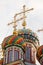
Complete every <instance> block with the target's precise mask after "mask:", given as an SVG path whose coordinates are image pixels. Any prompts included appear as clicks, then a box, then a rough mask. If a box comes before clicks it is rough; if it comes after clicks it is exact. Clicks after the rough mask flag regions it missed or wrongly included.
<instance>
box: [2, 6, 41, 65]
mask: <svg viewBox="0 0 43 65" xmlns="http://www.w3.org/2000/svg"><path fill="white" fill-rule="evenodd" d="M31 10H33V8H31V9H29V10H26V9H25V5H24V6H23V11H22V12H20V13H17V14H15V16H14V21H13V22H11V23H8V25H10V24H13V23H14V26H13V28H14V31H13V34H12V35H10V36H8V37H5V38H4V40H3V42H2V49H3V65H36V51H37V49H38V48H39V46H40V44H39V40H38V37H37V35H36V33H34V32H33V31H32V30H31V29H26V21H25V18H26V16H25V13H26V12H28V11H31ZM20 14H23V17H22V18H20V19H16V17H17V16H18V15H20ZM22 19H23V23H22V26H23V29H18V30H17V28H16V27H17V24H16V23H17V22H18V21H20V20H22ZM41 49H42V48H41ZM38 52H39V51H38ZM38 52H37V53H38Z"/></svg>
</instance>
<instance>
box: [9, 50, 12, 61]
mask: <svg viewBox="0 0 43 65" xmlns="http://www.w3.org/2000/svg"><path fill="white" fill-rule="evenodd" d="M12 56H13V53H12V50H10V51H9V53H8V58H9V62H12Z"/></svg>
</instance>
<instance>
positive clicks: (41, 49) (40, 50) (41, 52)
mask: <svg viewBox="0 0 43 65" xmlns="http://www.w3.org/2000/svg"><path fill="white" fill-rule="evenodd" d="M36 56H37V59H38V61H39V62H40V60H41V58H42V57H43V45H42V46H40V47H39V48H38V51H37V54H36Z"/></svg>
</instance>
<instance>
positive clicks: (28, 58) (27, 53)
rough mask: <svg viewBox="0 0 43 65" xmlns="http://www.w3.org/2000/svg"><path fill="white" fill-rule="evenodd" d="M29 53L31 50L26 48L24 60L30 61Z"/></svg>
mask: <svg viewBox="0 0 43 65" xmlns="http://www.w3.org/2000/svg"><path fill="white" fill-rule="evenodd" d="M30 53H31V48H29V47H26V54H25V55H26V60H30Z"/></svg>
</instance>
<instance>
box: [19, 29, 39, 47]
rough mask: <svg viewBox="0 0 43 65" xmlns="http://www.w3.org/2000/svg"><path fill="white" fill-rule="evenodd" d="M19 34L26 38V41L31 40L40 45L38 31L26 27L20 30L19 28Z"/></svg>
mask: <svg viewBox="0 0 43 65" xmlns="http://www.w3.org/2000/svg"><path fill="white" fill-rule="evenodd" d="M18 34H19V35H20V36H22V37H23V38H24V39H25V41H27V42H30V43H35V44H34V45H36V46H37V43H38V45H39V40H38V37H37V35H36V33H34V32H33V31H32V30H30V29H25V28H24V29H20V30H18Z"/></svg>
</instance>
